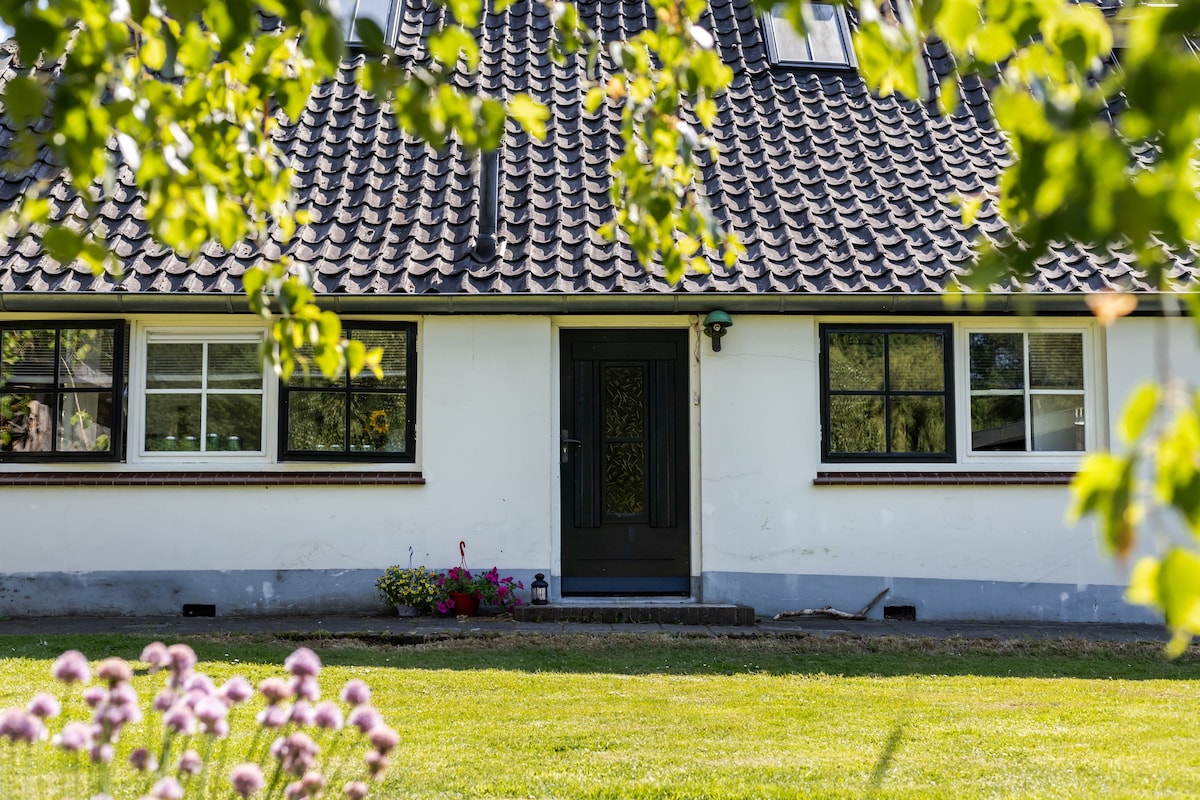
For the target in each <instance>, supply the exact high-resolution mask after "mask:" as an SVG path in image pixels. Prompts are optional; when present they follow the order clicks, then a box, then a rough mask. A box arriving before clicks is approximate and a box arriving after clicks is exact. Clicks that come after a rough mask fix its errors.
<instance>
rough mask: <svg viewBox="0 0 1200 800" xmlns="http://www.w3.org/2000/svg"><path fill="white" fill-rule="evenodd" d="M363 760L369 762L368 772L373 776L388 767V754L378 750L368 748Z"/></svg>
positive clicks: (376, 775)
mask: <svg viewBox="0 0 1200 800" xmlns="http://www.w3.org/2000/svg"><path fill="white" fill-rule="evenodd" d="M363 761H365V762H367V772H369V773H371V777H378V776H379V775H380V774H381V773H382V772H383V771H384V770H386V769H387V768H388V759H387V756H385V755H384V754H383V753H381V752H379V751H378V750H368V751H367V754H366V755H365V756H363Z"/></svg>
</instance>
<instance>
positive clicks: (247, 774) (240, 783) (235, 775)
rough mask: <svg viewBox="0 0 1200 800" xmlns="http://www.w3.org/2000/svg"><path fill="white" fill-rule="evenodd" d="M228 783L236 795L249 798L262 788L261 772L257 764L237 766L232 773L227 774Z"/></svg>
mask: <svg viewBox="0 0 1200 800" xmlns="http://www.w3.org/2000/svg"><path fill="white" fill-rule="evenodd" d="M229 783H230V784H231V785H232V786H233V791H234V792H235V793H236V794H238V795H241V796H242V797H249V796H250V795H252V794H254V793H255V792H257V791H258V790H260V789H262V787H263V774H262V770H261V769H259V767H258V765H257V764H251V763H249V762H247V763H245V764H238V765H237V766H236V767H234V768H233V772H231V773H229Z"/></svg>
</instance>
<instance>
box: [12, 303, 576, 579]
mask: <svg viewBox="0 0 1200 800" xmlns="http://www.w3.org/2000/svg"><path fill="white" fill-rule="evenodd" d="M160 324H161V323H160ZM418 349H419V353H418V363H419V366H420V376H419V387H420V388H419V393H420V396H419V408H418V426H419V427H418V440H419V442H420V444H419V447H418V453H419V456H418V463H417V464H416V465H415V467H416V468H417V469H419V470H420V471H421V472H422V473H423V475H424V477H425V480H426V484H425V485H424V486H381V487H361V488H359V487H344V486H328V487H269V488H264V487H246V488H240V487H202V486H196V487H178V486H174V487H164V488H156V487H149V488H147V487H122V488H109V487H84V488H72V487H67V488H29V489H25V488H15V487H5V488H4V490H3V514H2V515H0V536H2V537H3V540H4V547H3V549H2V550H0V571H2V572H31V573H38V572H44V571H62V570H66V571H74V570H170V569H190V570H234V569H238V570H247V569H267V570H270V569H355V568H369V569H377V568H380V567H382V566H386V565H387V564H394V563H407V560H408V548H409V547H410V546H412V547H413V548H414V550H415V561H416V563H425V564H427V565H429V566H434V567H448V566H453V565H455V564H457V563H458V560H459V555H458V542H459V540H460V539H464V540H466V542H467V545H468V551H467V555H468V563H469V564H470V565H472V566H475V567H490V566H492V565H493V564H501V565H507V566H509V567H510V568H511V567H513V566H518V565H524V564H526V563H530V564H535V563H536V564H538V565H542V566H545V565H547V564H548V559H549V552H550V539H551V536H552V535H553V531H554V527H553V526H552V525H551V520H550V517H549V513H550V510H549V508H550V502H549V499H550V494H551V485H552V477H551V470H552V469H553V466H554V465H553V464H552V463H551V461H550V459H549V458H547V448H548V446H549V440H548V436H549V433H548V424H549V423H548V420H549V419H550V414H551V408H552V405H553V403H554V402H555V391H554V390H553V388H552V386H551V383H550V380H551V362H550V359H551V335H550V323H549V321H548V320H547V319H546V318H539V317H429V318H426V319H424V320H422V323H421V328H420V331H419V333H418ZM272 419H273V417H272ZM395 466H396V467H398V468H400V469H407V468H408V466H407V465H395ZM385 467H386V468H392V465H385ZM25 468H26V469H27V468H28V466H27V467H25ZM64 468H65V469H72V468H77V467H64ZM87 468H88V469H95V466H88V467H87ZM117 468H123V469H130V468H136V467H135V466H133V465H117ZM174 468H175V469H179V468H181V467H180V466H175V467H174ZM290 468H300V469H308V468H312V467H311V466H305V465H299V466H297V465H291V467H290ZM4 469H5V470H17V469H21V467H20V466H19V465H6V466H5V467H4ZM2 479H3V476H2V474H0V480H2Z"/></svg>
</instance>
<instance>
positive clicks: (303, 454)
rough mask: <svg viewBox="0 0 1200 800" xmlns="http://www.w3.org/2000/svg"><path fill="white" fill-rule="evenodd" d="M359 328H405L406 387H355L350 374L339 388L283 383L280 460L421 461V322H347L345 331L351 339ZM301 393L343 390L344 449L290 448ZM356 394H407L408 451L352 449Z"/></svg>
mask: <svg viewBox="0 0 1200 800" xmlns="http://www.w3.org/2000/svg"><path fill="white" fill-rule="evenodd" d="M356 331H405V332H406V333H407V342H406V353H405V357H406V364H407V365H408V374H407V376H406V380H405V388H404V389H392V388H387V389H370V388H365V387H355V386H353V385H352V384H351V382H350V381H351V379H350V375H349V374H348V373H347V374H344V375H342V377H341V385H340V386H337V387H293V386H291V385H289V384H287V383H284V382H282V381H281V382H280V384H279V429H278V430H279V441H278V448H277V450H278V458H279V461H281V462H283V461H323V462H337V463H341V462H352V463H379V464H392V463H396V464H412V463H415V462H416V460H417V452H416V450H417V323H415V322H365V323H356V322H345V321H344V322H343V323H342V333H343V335H344V336H345V337H346V338H347V339H349V338H350V337H351V336H352V335H353V334H354V332H356ZM300 393H322V394H333V393H342V394H344V395H345V397H346V417H345V420H344V422H345V424H344V426H343V437H344V438H343V441H342V445H343V447H342V449H341V450H290V449H288V411H289V407H290V404H291V398H292V395H293V394H300ZM355 394H386V395H404V396H405V398H406V399H405V420H404V452H402V453H398V452H389V451H386V450H372V451H369V452H362V451H355V450H350V449H349V447H348V445H349V439H350V412H351V409H352V406H353V403H352V398H353V396H354V395H355Z"/></svg>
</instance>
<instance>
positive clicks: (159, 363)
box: [146, 342, 204, 420]
mask: <svg viewBox="0 0 1200 800" xmlns="http://www.w3.org/2000/svg"><path fill="white" fill-rule="evenodd" d="M203 351H204V345H202V344H200V343H198V342H196V343H190V342H189V343H168V342H162V343H159V344H153V343H152V344H148V345H146V388H147V389H199V388H200V365H201V359H202V358H203ZM196 419H197V420H198V419H199V414H197V415H196Z"/></svg>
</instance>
